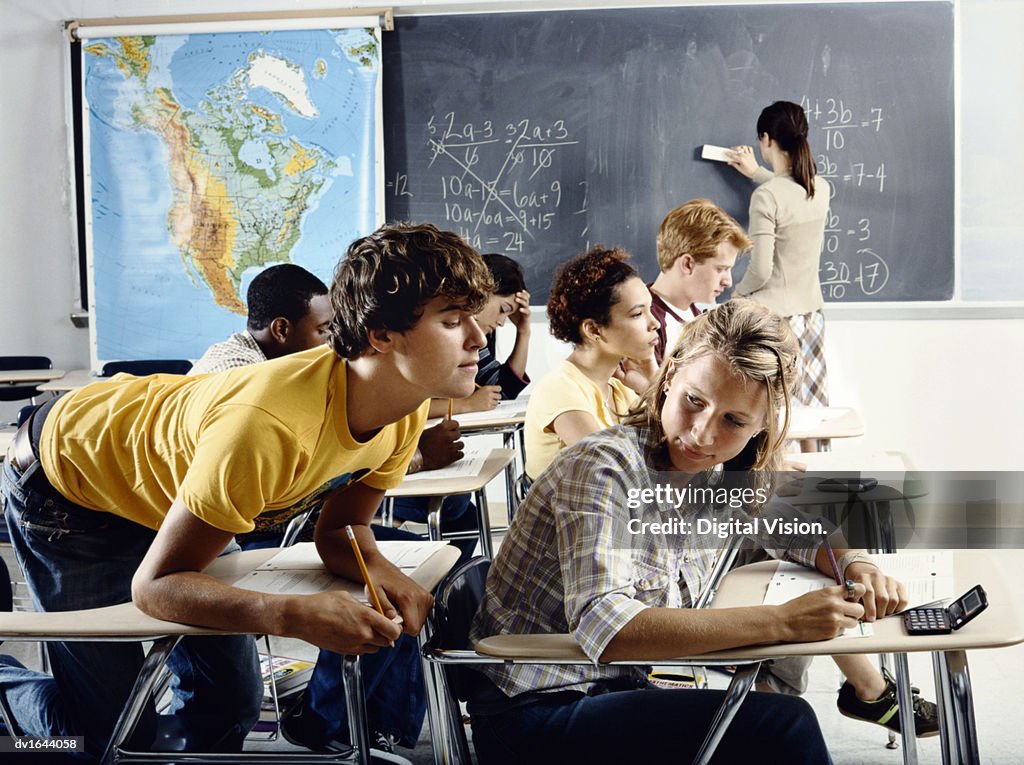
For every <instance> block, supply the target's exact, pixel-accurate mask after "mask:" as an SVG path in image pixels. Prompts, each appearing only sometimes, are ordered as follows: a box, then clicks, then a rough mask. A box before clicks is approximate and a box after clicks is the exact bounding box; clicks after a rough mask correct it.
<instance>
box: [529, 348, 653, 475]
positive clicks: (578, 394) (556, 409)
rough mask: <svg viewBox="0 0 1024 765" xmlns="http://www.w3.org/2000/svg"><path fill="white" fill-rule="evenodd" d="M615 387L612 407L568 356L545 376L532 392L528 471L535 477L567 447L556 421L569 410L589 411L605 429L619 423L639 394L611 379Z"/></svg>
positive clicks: (613, 387) (619, 381)
mask: <svg viewBox="0 0 1024 765" xmlns="http://www.w3.org/2000/svg"><path fill="white" fill-rule="evenodd" d="M608 384H609V385H610V386H611V389H612V400H611V404H612V406H611V408H610V409H609V407H608V406H607V404H606V403H605V400H604V392H603V391H602V390H601V388H600V387H599V386H598V385H596V384H595V383H594V382H593V381H592V380H591V379H590V378H589V377H587V376H586V375H585V374H583V372H581V371H580V369H579V367H577V366H576V365H575V364H573V363H572V362H571V361H569V360H568V359H565V360H563V361H562V363H561V364H559V365H558V366H557V367H555V369H553V370H552V371H551V372H549V373H548V374H546V375H545V376H544V377H543V378H541V379H540V380H539V381H538V382H537V383H536V385H535V386H534V389H533V392H532V393H531V394H530V401H529V403H528V404H527V405H526V423H525V425H524V426H523V428H524V436H525V439H526V474H527V475H528V476H529V477H530V478H531V479H535V478H537V476H539V475H540V474H541V473H542V472H544V469H545V468H547V466H548V465H550V464H551V461H552V460H553V459H554V458H555V455H556V454H558V452H559V450H561V449H564V448H565V442H564V441H562V439H561V438H559V437H558V434H557V433H555V431H554V428H553V427H552V424H553V423H554V421H555V418H556V417H558V415H560V414H564V413H565V412H574V411H580V412H586V413H587V414H590V415H592V416H593V417H594V419H596V420H597V422H598V424H599V425H600V426H601V427H602V428H610V427H612V426H614V425H618V424H619V418H620V417H621V416H622V415H624V414H626V412H628V411H629V408H630V407H631V406H632V405H633V403H634V402H635V401H636V400H637V398H638V397H637V395H636V393H635V392H633V390H632V389H630V388H628V387H627V386H626V385H625V384H624V383H623V382H622V381H621V380H617V379H615V378H614V377H613V378H612V379H610V380H609V381H608Z"/></svg>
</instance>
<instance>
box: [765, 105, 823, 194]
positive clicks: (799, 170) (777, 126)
mask: <svg viewBox="0 0 1024 765" xmlns="http://www.w3.org/2000/svg"><path fill="white" fill-rule="evenodd" d="M766 133H767V135H768V137H769V138H771V139H772V140H773V141H775V143H777V144H778V145H779V148H780V149H782V150H783V151H784V152H786V154H788V155H789V165H790V173H791V174H792V176H793V180H794V181H796V182H797V183H799V184H800V186H802V187H803V189H804V191H806V192H807V198H808V199H811V198H812V197H814V173H815V169H814V157H813V156H812V155H811V146H810V144H808V143H807V115H806V114H804V110H803V109H801V108H800V106H799V105H797V104H794V103H792V102H790V101H776V102H775V103H774V104H772V105H771V106H768V107H765V109H764V111H762V112H761V116H760V117H758V118H757V134H758V136H762V135H764V134H766Z"/></svg>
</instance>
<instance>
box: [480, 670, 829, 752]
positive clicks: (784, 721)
mask: <svg viewBox="0 0 1024 765" xmlns="http://www.w3.org/2000/svg"><path fill="white" fill-rule="evenodd" d="M724 695H725V692H724V691H706V690H660V689H652V688H648V689H644V690H629V691H615V692H611V693H604V694H601V695H597V696H585V695H583V694H581V693H577V692H574V691H563V692H555V693H550V694H541V698H540V699H539V700H538V701H536V702H534V703H531V704H527V705H526V706H521V707H518V708H515V709H510V710H507V711H504V712H501V713H499V714H496V715H480V714H478V713H477V712H476V711H472V710H471V712H472V722H473V745H474V747H475V748H476V752H477V757H478V758H479V760H480V763H481V765H522V763H523V762H529V763H530V764H531V765H543V764H544V763H552V765H554V764H556V763H565V762H585V763H587V765H601V764H602V763H610V764H611V763H616V764H617V763H623V762H691V761H692V760H693V758H694V756H695V755H696V754H697V750H698V748H699V747H700V744H701V742H702V741H703V740H704V734H705V733H706V732H707V731H708V729H709V727H710V724H711V720H712V718H713V717H714V714H715V712H716V710H717V709H718V705H719V703H721V701H722V698H723V696H724ZM713 762H716V763H723V765H728V764H730V763H737V762H756V763H759V765H771V764H772V763H777V764H778V765H827V764H828V763H831V762H832V760H831V758H830V757H829V754H828V749H827V747H826V746H825V741H824V739H823V738H822V735H821V729H820V728H819V727H818V720H817V718H816V717H815V716H814V711H813V710H812V709H811V707H810V706H809V705H808V704H807V702H805V701H804V700H803V699H799V698H796V697H793V696H782V695H780V694H776V693H757V692H752V693H750V694H748V695H747V697H746V699H744V701H743V703H742V704H741V705H740V708H739V710H738V711H737V713H736V717H735V718H733V721H732V724H731V725H730V726H729V728H728V730H727V731H726V734H725V737H724V738H723V739H722V741H721V743H720V744H719V745H718V748H717V749H716V750H715V757H714V759H713Z"/></svg>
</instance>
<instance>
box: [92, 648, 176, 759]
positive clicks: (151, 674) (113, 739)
mask: <svg viewBox="0 0 1024 765" xmlns="http://www.w3.org/2000/svg"><path fill="white" fill-rule="evenodd" d="M179 640H181V636H180V635H178V636H173V637H164V638H160V639H159V640H155V641H154V642H153V647H152V648H150V649H149V653H148V654H146V658H145V660H144V661H143V662H142V667H141V668H140V669H139V674H138V676H137V677H136V678H135V685H134V687H132V692H131V696H129V698H128V702H127V703H126V704H125V707H124V710H123V711H122V712H121V716H120V717H119V718H118V719H117V724H116V725H115V726H114V731H113V733H111V734H110V741H108V742H107V750H106V751H105V752H104V753H103V759H101V760H100V762H101V763H103V765H109V764H110V763H116V762H117V761H118V760H119V759H120V758H121V746H122V745H123V744H124V742H125V741H126V740H127V739H128V737H129V736H131V735H132V733H133V732H134V730H135V726H136V725H137V724H138V722H139V718H140V717H141V716H142V712H143V710H144V709H145V707H146V704H147V703H148V702H149V697H150V694H151V693H152V692H153V686H154V685H155V684H156V681H157V678H158V677H160V672H161V670H163V668H164V664H166V662H167V657H168V656H170V654H171V651H173V650H174V647H175V646H176V645H178V641H179Z"/></svg>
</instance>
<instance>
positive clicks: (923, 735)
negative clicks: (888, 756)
mask: <svg viewBox="0 0 1024 765" xmlns="http://www.w3.org/2000/svg"><path fill="white" fill-rule="evenodd" d="M836 711H838V712H839V714H841V715H842V716H843V717H849V718H850V719H851V720H856V721H857V722H863V723H869V724H871V725H877V726H878V727H879V728H885V729H886V730H890V731H892V732H893V733H899V731H898V730H893V729H892V728H890V727H889V726H888V725H883V724H882V723H879V722H875V721H874V720H868V719H866V718H864V717H857V716H856V715H851V714H848V713H847V712H844V711H843V710H842V709H839V708H838V707H836ZM938 735H939V732H938V731H937V730H933V731H928V732H927V733H918V734H917V736H915V738H932V737H933V736H938Z"/></svg>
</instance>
